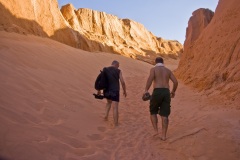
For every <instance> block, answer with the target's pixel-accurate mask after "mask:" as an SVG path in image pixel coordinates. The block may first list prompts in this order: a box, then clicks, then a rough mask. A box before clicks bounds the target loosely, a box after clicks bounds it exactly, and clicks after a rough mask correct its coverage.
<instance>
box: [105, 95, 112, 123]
mask: <svg viewBox="0 0 240 160" xmlns="http://www.w3.org/2000/svg"><path fill="white" fill-rule="evenodd" d="M111 104H112V101H111V100H109V99H107V104H106V113H105V117H104V119H105V120H106V121H107V120H108V114H109V111H110V109H111Z"/></svg>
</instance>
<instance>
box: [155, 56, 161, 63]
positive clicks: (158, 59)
mask: <svg viewBox="0 0 240 160" xmlns="http://www.w3.org/2000/svg"><path fill="white" fill-rule="evenodd" d="M155 63H163V59H162V57H157V58H156V59H155Z"/></svg>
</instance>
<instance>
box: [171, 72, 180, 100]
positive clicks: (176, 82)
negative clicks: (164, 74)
mask: <svg viewBox="0 0 240 160" xmlns="http://www.w3.org/2000/svg"><path fill="white" fill-rule="evenodd" d="M170 79H171V81H172V82H173V89H172V91H171V97H172V98H174V96H175V92H176V90H177V87H178V81H177V79H176V77H175V76H174V74H173V73H172V72H171V75H170Z"/></svg>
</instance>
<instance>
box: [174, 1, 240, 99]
mask: <svg viewBox="0 0 240 160" xmlns="http://www.w3.org/2000/svg"><path fill="white" fill-rule="evenodd" d="M212 15H213V13H212V12H211V11H209V10H204V9H200V10H197V11H195V12H194V13H193V16H192V17H191V18H190V20H189V24H188V29H187V35H186V36H187V37H186V41H185V42H184V53H183V55H182V57H181V60H180V63H179V67H178V69H177V71H176V74H177V76H178V77H179V78H181V79H182V80H183V81H184V82H185V83H189V84H191V85H192V86H194V87H196V88H197V89H199V90H200V91H202V90H205V91H206V93H207V94H214V95H219V94H220V95H224V96H225V97H226V98H227V99H231V100H236V99H238V100H239V95H240V4H239V1H238V0H220V1H219V4H218V6H217V8H216V12H215V14H214V16H213V17H212ZM211 17H212V18H211ZM208 23H209V24H208ZM207 24H208V25H207ZM220 97H221V96H220Z"/></svg>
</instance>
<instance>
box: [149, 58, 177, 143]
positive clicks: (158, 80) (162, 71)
mask: <svg viewBox="0 0 240 160" xmlns="http://www.w3.org/2000/svg"><path fill="white" fill-rule="evenodd" d="M155 63H156V65H155V66H154V67H153V68H152V69H151V70H150V75H149V77H148V80H147V83H146V88H145V92H144V94H145V93H147V92H148V90H149V88H150V86H151V85H152V82H154V83H153V88H154V90H153V93H152V97H151V100H150V107H149V108H150V114H151V115H150V119H151V122H152V125H153V128H154V131H155V134H154V136H155V135H158V117H157V114H159V115H160V116H161V118H162V137H161V139H162V140H164V141H165V140H166V134H167V129H168V123H169V120H168V116H169V115H170V107H171V106H170V103H171V98H174V96H175V91H176V89H177V86H178V81H177V79H176V78H175V76H174V75H173V73H172V72H171V71H170V70H169V69H168V68H166V67H164V64H163V59H162V58H161V57H157V58H156V60H155ZM169 79H170V80H171V81H172V82H173V88H172V91H171V92H170V90H169Z"/></svg>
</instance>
